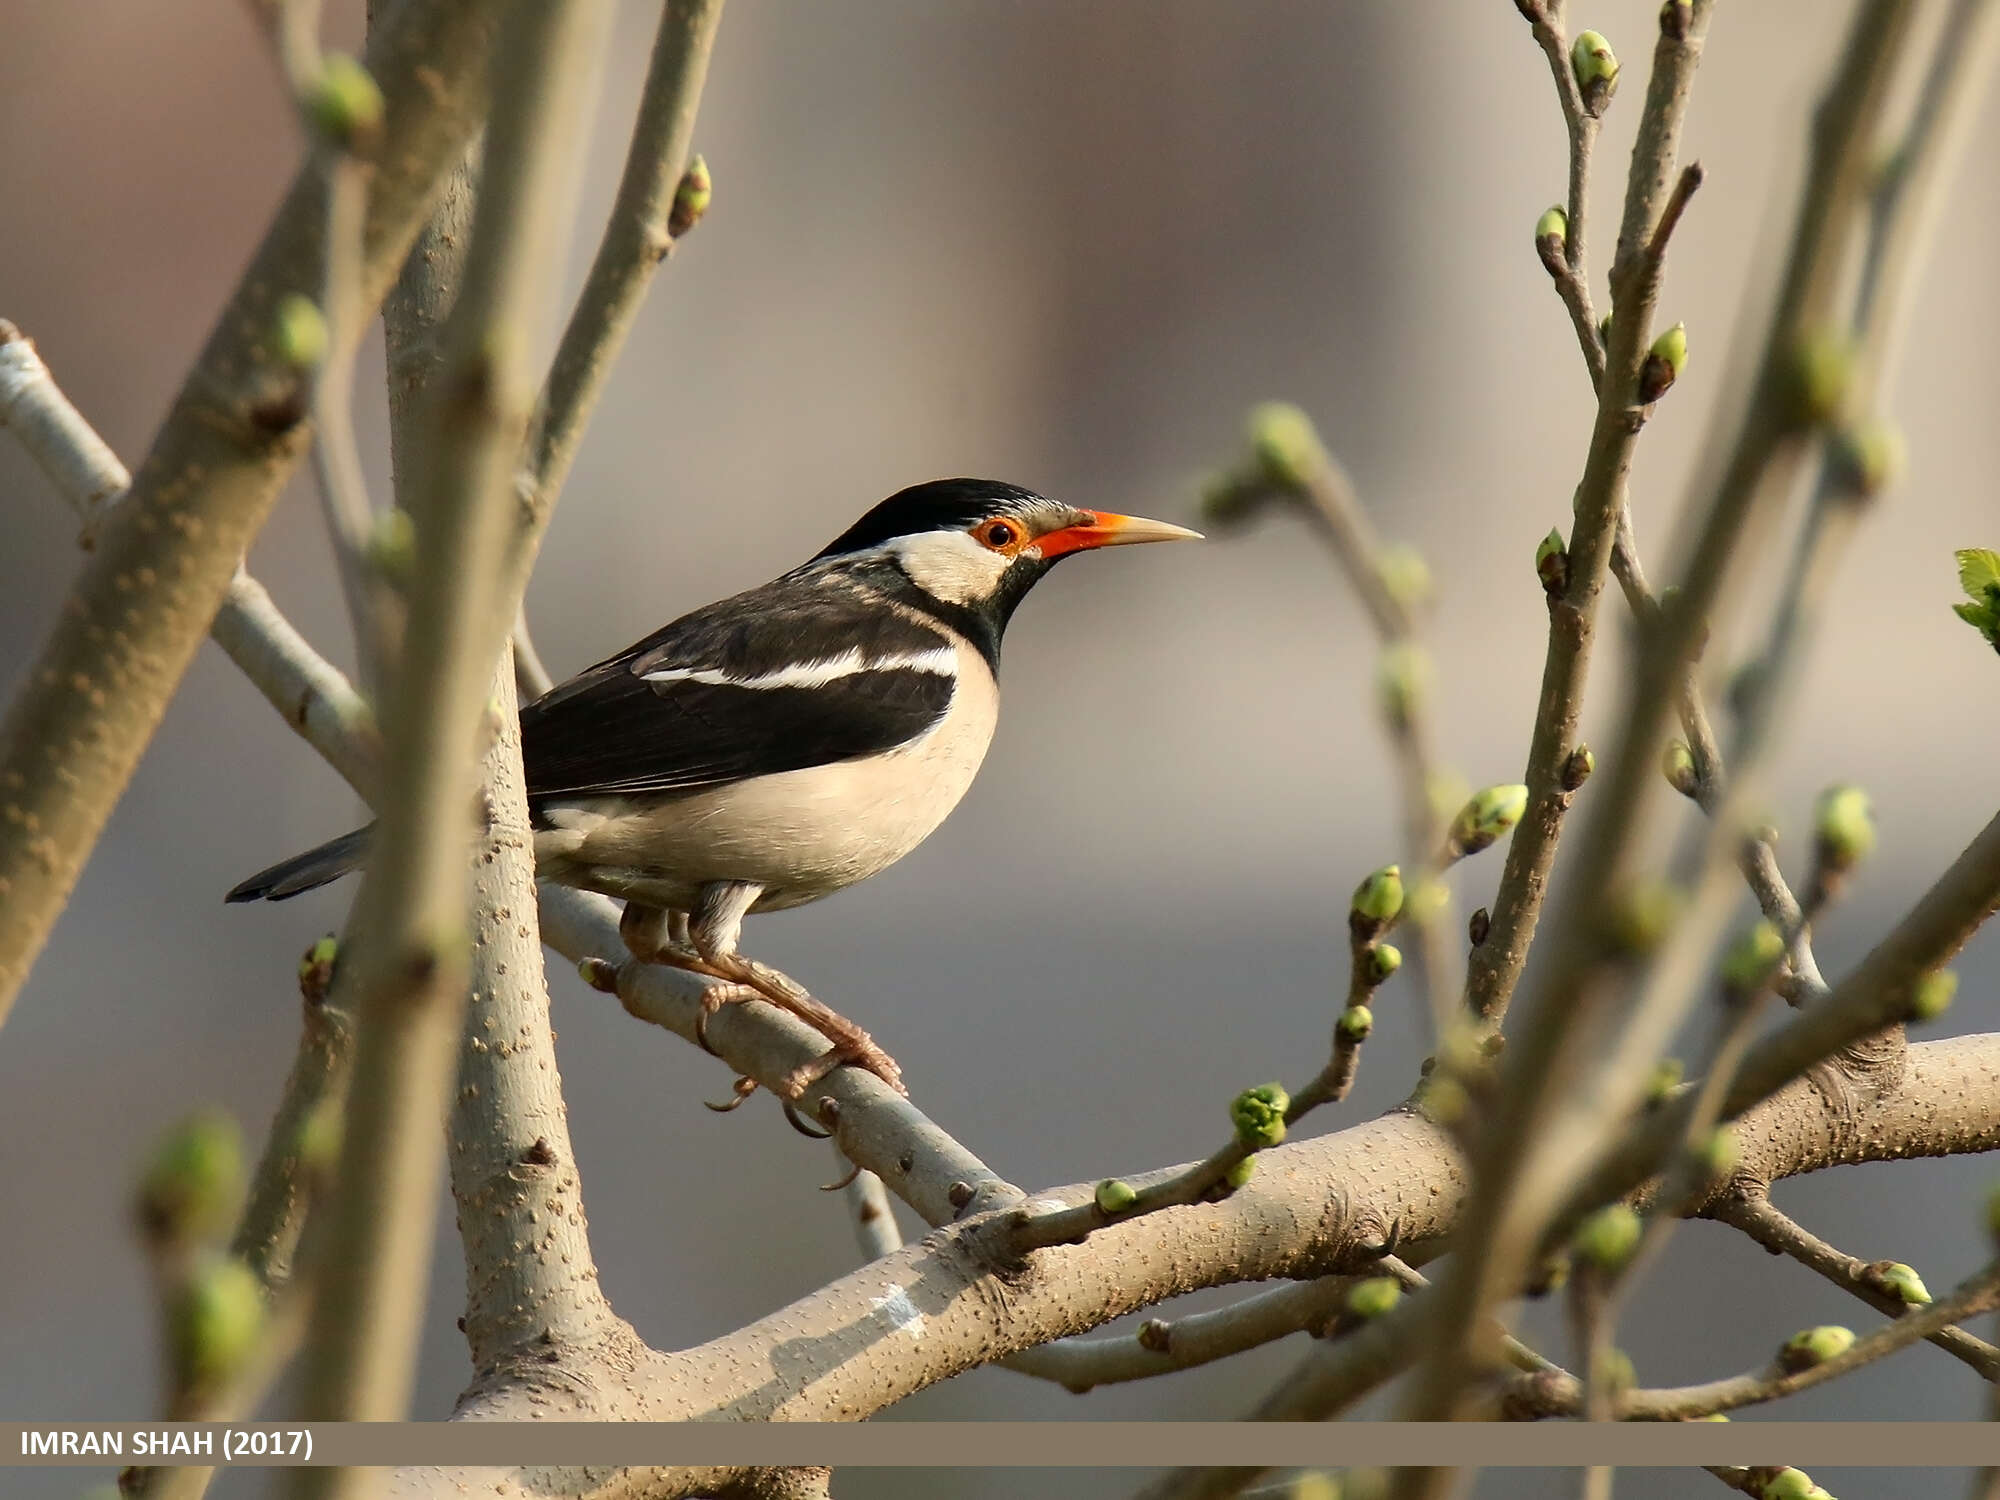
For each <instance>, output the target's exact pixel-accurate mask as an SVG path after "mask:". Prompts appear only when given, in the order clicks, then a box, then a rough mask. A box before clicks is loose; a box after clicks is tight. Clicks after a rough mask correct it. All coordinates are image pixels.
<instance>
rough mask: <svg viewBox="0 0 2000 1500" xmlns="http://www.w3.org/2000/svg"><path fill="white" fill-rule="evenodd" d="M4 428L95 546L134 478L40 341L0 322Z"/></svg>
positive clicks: (0, 392) (0, 411) (0, 394)
mask: <svg viewBox="0 0 2000 1500" xmlns="http://www.w3.org/2000/svg"><path fill="white" fill-rule="evenodd" d="M0 427H11V428H13V429H14V435H15V436H16V437H18V438H19V439H20V440H21V446H22V447H24V448H26V449H27V450H28V453H29V454H30V456H32V457H33V458H34V460H35V462H36V463H38V464H40V465H41V467H42V472H43V473H45V474H47V475H48V476H49V478H50V479H51V480H53V481H54V482H55V487H56V490H57V491H58V493H60V494H61V495H62V497H63V499H65V500H67V501H68V502H69V503H70V506H71V508H72V509H74V510H75V511H76V513H77V516H78V517H79V519H81V520H82V522H83V544H84V546H86V547H89V546H91V545H93V543H94V539H95V533H96V530H97V527H98V525H99V523H100V522H101V521H102V520H103V518H104V515H105V513H106V512H107V511H109V510H110V508H111V507H112V505H113V504H115V503H116V501H117V500H118V497H119V496H121V495H123V494H124V493H125V491H126V490H127V489H128V488H129V487H130V486H131V483H132V476H131V475H129V474H127V473H126V472H125V465H123V464H121V463H120V462H119V461H118V455H117V454H115V453H113V452H112V451H111V448H110V446H109V445H108V444H106V443H105V441H104V439H102V438H100V437H99V436H98V435H97V432H96V429H94V428H93V427H92V426H91V425H90V424H89V423H88V422H86V421H85V420H84V419H83V414H82V413H81V412H79V411H78V410H77V409H76V408H75V407H74V406H72V405H71V404H70V402H69V398H68V397H66V396H65V395H63V393H62V390H61V388H60V387H58V386H57V385H56V383H55V377H54V376H52V375H50V374H49V367H48V366H47V365H45V364H44V363H42V357H41V355H40V354H38V353H37V352H36V351H35V341H34V340H33V339H31V338H29V337H28V336H27V335H26V334H24V333H22V332H21V330H20V329H18V328H16V327H15V326H14V325H13V324H12V323H9V322H7V321H6V320H5V319H4V318H0Z"/></svg>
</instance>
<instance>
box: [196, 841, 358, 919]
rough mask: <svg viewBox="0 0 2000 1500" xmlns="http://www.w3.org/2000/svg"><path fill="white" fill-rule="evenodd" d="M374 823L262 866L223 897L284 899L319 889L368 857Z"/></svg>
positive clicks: (249, 899)
mask: <svg viewBox="0 0 2000 1500" xmlns="http://www.w3.org/2000/svg"><path fill="white" fill-rule="evenodd" d="M374 831H375V830H374V826H373V825H372V824H371V825H370V826H369V827H367V828H357V829H355V830H354V832H352V833H343V834H342V835H341V836H340V837H339V838H337V839H328V840H327V841H326V842H325V843H324V844H321V845H320V846H319V847H318V848H316V849H308V850H306V852H305V853H303V854H294V855H293V856H292V857H291V858H290V859H287V860H282V861H280V862H279V863H277V864H275V865H272V866H271V868H270V869H268V870H259V871H258V872H257V873H256V874H255V875H252V876H251V877H250V878H249V879H248V880H246V881H244V882H243V883H242V884H241V885H239V886H237V887H236V889H235V890H233V891H231V892H230V893H229V894H228V895H227V896H224V897H223V898H222V899H223V900H225V901H283V900H285V899H286V898H287V897H290V896H296V895H299V894H300V893H301V892H304V891H314V890H318V889H319V888H320V887H321V886H323V885H326V884H327V883H328V882H330V881H334V880H338V879H340V877H341V876H343V875H346V874H348V873H349V872H351V871H354V870H358V869H360V868H361V866H362V863H363V862H364V861H365V860H366V859H367V858H368V840H369V838H370V837H371V836H372V835H373V833H374Z"/></svg>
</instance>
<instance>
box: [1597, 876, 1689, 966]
mask: <svg viewBox="0 0 2000 1500" xmlns="http://www.w3.org/2000/svg"><path fill="white" fill-rule="evenodd" d="M1685 904H1686V897H1685V895H1684V894H1683V893H1682V891H1681V889H1680V888H1679V887H1678V886H1675V885H1672V884H1670V883H1669V882H1667V881H1664V880H1651V879H1646V880H1637V881H1634V882H1633V883H1632V884H1631V885H1629V886H1627V887H1626V888H1625V889H1624V890H1623V891H1622V892H1620V893H1619V894H1618V895H1617V896H1616V897H1615V898H1613V900H1612V902H1611V909H1610V928H1611V931H1610V936H1611V943H1612V946H1613V947H1614V948H1616V949H1617V950H1618V951H1619V952H1620V953H1623V954H1624V955H1626V956H1627V957H1630V958H1644V957H1645V956H1646V955H1647V954H1649V953H1651V952H1653V950H1654V949H1656V948H1658V947H1659V946H1660V944H1661V943H1663V942H1664V941H1666V936H1667V934H1668V933H1669V932H1671V931H1672V930H1673V926H1674V924H1675V923H1676V922H1678V921H1679V920H1680V916H1681V908H1682V907H1683V906H1684V905H1685Z"/></svg>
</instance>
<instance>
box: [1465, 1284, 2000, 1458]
mask: <svg viewBox="0 0 2000 1500" xmlns="http://www.w3.org/2000/svg"><path fill="white" fill-rule="evenodd" d="M1996 1306H2000V1271H1996V1270H1995V1269H1994V1268H1992V1267H1988V1268H1987V1269H1985V1270H1983V1271H1981V1272H1979V1273H1978V1274H1977V1275H1975V1276H1973V1277H1971V1278H1969V1279H1968V1280H1967V1281H1966V1282H1964V1283H1963V1284H1962V1285H1961V1286H1960V1287H1959V1288H1958V1289H1957V1290H1956V1291H1954V1292H1953V1293H1952V1295H1951V1296H1949V1297H1947V1298H1946V1299H1945V1300H1944V1301H1942V1302H1934V1303H1932V1304H1931V1305H1930V1306H1929V1307H1926V1308H1923V1309H1921V1310H1920V1311H1913V1312H1911V1313H1909V1314H1907V1315H1906V1316H1904V1317H1901V1318H1898V1319H1897V1320H1896V1321H1895V1322H1893V1323H1886V1324H1884V1325H1883V1326H1882V1327H1880V1328H1878V1329H1876V1330H1875V1331H1874V1332H1873V1333H1871V1334H1869V1335H1868V1336H1867V1337H1865V1338H1861V1339H1857V1340H1855V1342H1854V1343H1853V1345H1852V1346H1850V1347H1849V1348H1848V1349H1847V1350H1845V1351H1844V1352H1843V1353H1840V1354H1836V1355H1834V1356H1833V1357H1832V1358H1831V1359H1827V1360H1824V1361H1822V1362H1820V1363H1817V1364H1814V1365H1810V1366H1808V1367H1806V1368H1804V1369H1788V1368H1786V1367H1785V1366H1784V1365H1783V1364H1773V1365H1771V1366H1769V1367H1767V1368H1765V1369H1762V1370H1755V1371H1750V1372H1748V1373H1745V1374H1742V1375H1731V1376H1728V1377H1727V1378H1725V1379H1722V1380H1711V1381H1709V1382H1708V1383H1706V1384H1704V1385H1690V1386H1680V1387H1677V1388H1674V1389H1668V1390H1633V1391H1627V1392H1625V1393H1624V1395H1622V1396H1621V1397H1620V1398H1619V1399H1618V1403H1617V1415H1618V1418H1619V1420H1621V1421H1626V1422H1687V1421H1693V1420H1694V1419H1696V1418H1699V1417H1706V1416H1712V1415H1714V1414H1715V1413H1716V1412H1726V1411H1734V1410H1736V1409H1737V1408H1739V1407H1744V1406H1756V1405H1761V1404H1762V1403H1764V1402H1767V1401H1776V1400H1779V1399H1781V1398H1783V1397H1785V1396H1790V1395H1794V1394H1796V1393H1797V1392H1799V1391H1803V1390H1809V1389H1810V1388H1812V1387H1813V1386H1816V1385H1822V1384H1824V1383H1825V1382H1827V1381H1829V1380H1835V1379H1838V1378H1839V1377H1840V1376H1842V1375H1845V1374H1847V1373H1849V1372H1850V1371H1852V1370H1858V1369H1860V1368H1861V1367H1862V1366H1863V1365H1869V1364H1873V1363H1875V1361H1877V1360H1879V1359H1882V1358H1885V1357H1886V1356H1888V1355H1891V1354H1894V1353H1895V1352H1896V1351H1897V1350H1898V1349H1902V1348H1905V1347H1907V1346H1908V1345H1910V1344H1914V1343H1916V1342H1917V1341H1918V1340H1919V1339H1924V1338H1928V1337H1930V1336H1931V1335H1932V1334H1934V1333H1936V1332H1938V1331H1939V1330H1940V1329H1943V1328H1948V1327H1950V1326H1951V1325H1952V1324H1954V1323H1957V1322H1959V1321H1961V1320H1963V1319H1965V1318H1969V1317H1973V1316H1976V1315H1977V1314H1979V1313H1982V1312H1988V1311H1990V1310H1992V1309H1993V1308H1994V1307H1996ZM1502 1406H1503V1410H1505V1412H1506V1414H1507V1415H1508V1416H1510V1417H1513V1418H1515V1419H1517V1420H1534V1419H1539V1418H1543V1417H1559V1416H1560V1417H1566V1416H1576V1415H1578V1414H1579V1413H1580V1412H1581V1411H1582V1409H1583V1407H1582V1393H1581V1392H1580V1391H1578V1390H1577V1389H1576V1386H1575V1381H1574V1379H1573V1378H1568V1379H1566V1378H1564V1377H1561V1376H1550V1375H1533V1376H1526V1377H1523V1378H1521V1379H1519V1380H1516V1381H1515V1382H1513V1383H1512V1385H1511V1386H1510V1388H1509V1390H1508V1392H1507V1394H1506V1395H1505V1396H1504V1397H1503V1398H1502Z"/></svg>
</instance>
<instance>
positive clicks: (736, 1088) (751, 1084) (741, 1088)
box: [701, 1074, 757, 1115]
mask: <svg viewBox="0 0 2000 1500" xmlns="http://www.w3.org/2000/svg"><path fill="white" fill-rule="evenodd" d="M730 1092H731V1093H732V1094H733V1095H734V1096H735V1097H733V1098H732V1099H731V1100H730V1101H729V1102H728V1103H727V1104H715V1103H712V1102H710V1101H709V1100H707V1099H704V1100H702V1101H701V1102H702V1103H703V1104H704V1105H705V1106H707V1107H708V1108H709V1109H712V1110H714V1111H715V1112H716V1113H717V1114H719V1115H726V1114H728V1113H729V1112H730V1111H731V1110H732V1109H736V1108H738V1107H739V1106H741V1105H742V1103H743V1101H744V1100H745V1099H748V1098H749V1097H750V1096H751V1095H752V1094H754V1093H756V1092H757V1080H756V1079H754V1078H752V1077H750V1076H749V1075H748V1074H745V1075H744V1076H743V1077H741V1078H739V1079H737V1080H736V1082H735V1083H734V1084H732V1085H731V1086H730Z"/></svg>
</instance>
